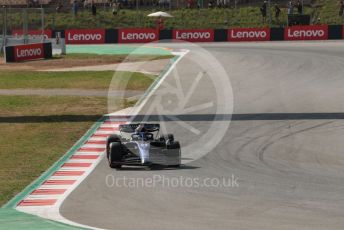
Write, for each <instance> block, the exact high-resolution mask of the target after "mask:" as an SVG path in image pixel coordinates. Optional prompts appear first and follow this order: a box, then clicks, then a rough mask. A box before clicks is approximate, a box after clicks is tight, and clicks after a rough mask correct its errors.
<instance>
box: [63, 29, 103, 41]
mask: <svg viewBox="0 0 344 230" xmlns="http://www.w3.org/2000/svg"><path fill="white" fill-rule="evenodd" d="M66 43H67V44H102V43H105V30H103V29H93V30H66Z"/></svg>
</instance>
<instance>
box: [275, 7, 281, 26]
mask: <svg viewBox="0 0 344 230" xmlns="http://www.w3.org/2000/svg"><path fill="white" fill-rule="evenodd" d="M280 14H281V9H280V8H279V6H278V5H277V3H275V19H276V22H277V23H279V22H280V20H279V16H280Z"/></svg>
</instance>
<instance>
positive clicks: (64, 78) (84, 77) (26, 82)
mask: <svg viewBox="0 0 344 230" xmlns="http://www.w3.org/2000/svg"><path fill="white" fill-rule="evenodd" d="M120 73H121V74H116V76H117V77H119V78H117V79H114V80H115V81H116V80H118V81H121V82H128V84H127V85H126V86H123V87H125V88H122V87H121V88H120V89H121V90H123V89H127V90H145V89H146V88H147V87H148V86H149V85H150V84H151V83H152V82H153V81H154V79H155V76H154V75H147V74H143V73H131V72H120ZM113 76H114V72H113V71H88V72H86V71H80V72H36V71H30V72H23V71H1V73H0V89H18V88H44V89H52V88H60V89H68V88H70V89H108V88H109V86H110V83H111V81H112V78H113Z"/></svg>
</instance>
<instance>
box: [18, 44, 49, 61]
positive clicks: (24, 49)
mask: <svg viewBox="0 0 344 230" xmlns="http://www.w3.org/2000/svg"><path fill="white" fill-rule="evenodd" d="M40 58H44V45H43V44H42V43H39V44H31V45H19V46H15V47H14V60H15V61H25V60H32V59H40Z"/></svg>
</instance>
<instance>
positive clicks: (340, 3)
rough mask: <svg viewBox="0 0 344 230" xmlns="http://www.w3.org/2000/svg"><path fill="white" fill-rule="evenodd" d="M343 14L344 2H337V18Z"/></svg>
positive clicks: (341, 0)
mask: <svg viewBox="0 0 344 230" xmlns="http://www.w3.org/2000/svg"><path fill="white" fill-rule="evenodd" d="M343 12H344V1H343V0H340V2H339V16H340V17H343Z"/></svg>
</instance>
